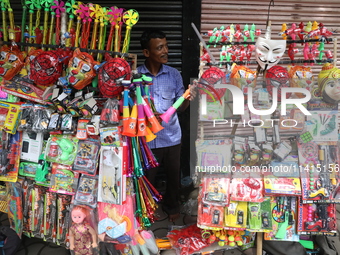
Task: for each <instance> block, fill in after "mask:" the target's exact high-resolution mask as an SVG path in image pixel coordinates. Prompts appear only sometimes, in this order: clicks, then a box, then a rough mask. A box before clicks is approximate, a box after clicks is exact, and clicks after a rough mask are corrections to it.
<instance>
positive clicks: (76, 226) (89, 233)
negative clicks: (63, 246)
mask: <svg viewBox="0 0 340 255" xmlns="http://www.w3.org/2000/svg"><path fill="white" fill-rule="evenodd" d="M88 215H89V212H88V210H87V209H86V208H85V207H81V206H75V207H73V209H72V212H71V218H72V226H71V227H70V229H69V238H70V250H71V254H72V255H80V254H86V255H95V254H97V253H98V252H97V251H98V248H97V246H98V244H97V234H96V231H95V230H94V229H93V228H92V227H91V226H90V225H89V224H88V223H87V222H86V218H87V217H88Z"/></svg>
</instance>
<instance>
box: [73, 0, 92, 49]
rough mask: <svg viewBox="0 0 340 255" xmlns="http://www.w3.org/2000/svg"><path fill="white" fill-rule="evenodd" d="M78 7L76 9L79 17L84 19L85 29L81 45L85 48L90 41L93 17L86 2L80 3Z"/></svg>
mask: <svg viewBox="0 0 340 255" xmlns="http://www.w3.org/2000/svg"><path fill="white" fill-rule="evenodd" d="M78 7H79V8H78V9H77V10H76V13H78V14H79V17H80V18H81V19H82V21H83V29H82V33H81V42H80V47H81V48H85V47H86V46H87V43H88V39H89V36H90V26H91V18H90V12H89V7H88V6H87V5H86V4H83V3H81V4H79V5H78Z"/></svg>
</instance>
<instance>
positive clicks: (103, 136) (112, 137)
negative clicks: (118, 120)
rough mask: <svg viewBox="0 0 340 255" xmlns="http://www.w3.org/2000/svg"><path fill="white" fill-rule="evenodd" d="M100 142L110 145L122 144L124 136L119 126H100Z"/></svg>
mask: <svg viewBox="0 0 340 255" xmlns="http://www.w3.org/2000/svg"><path fill="white" fill-rule="evenodd" d="M99 131H100V143H101V144H102V145H109V146H121V145H122V136H121V130H120V128H119V127H104V128H100V129H99Z"/></svg>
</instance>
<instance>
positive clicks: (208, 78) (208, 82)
mask: <svg viewBox="0 0 340 255" xmlns="http://www.w3.org/2000/svg"><path fill="white" fill-rule="evenodd" d="M225 83H226V82H225V73H224V72H223V71H222V70H221V69H219V68H217V67H215V66H211V67H209V69H207V70H205V71H204V73H203V74H202V76H201V78H200V81H199V85H198V88H199V89H201V90H202V91H200V94H201V95H204V94H206V95H207V101H208V102H214V101H215V100H216V99H215V98H217V99H218V100H219V101H220V103H221V104H222V101H221V98H222V97H223V95H224V93H225V91H226V89H225V88H216V89H215V88H214V85H215V84H225ZM210 90H211V91H212V92H213V93H214V95H212V93H211V92H210Z"/></svg>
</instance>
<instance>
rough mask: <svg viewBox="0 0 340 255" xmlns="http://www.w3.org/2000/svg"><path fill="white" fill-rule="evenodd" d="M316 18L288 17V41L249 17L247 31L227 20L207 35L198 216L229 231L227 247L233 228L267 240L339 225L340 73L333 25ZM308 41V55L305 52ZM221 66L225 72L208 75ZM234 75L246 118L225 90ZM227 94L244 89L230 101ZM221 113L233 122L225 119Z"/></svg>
mask: <svg viewBox="0 0 340 255" xmlns="http://www.w3.org/2000/svg"><path fill="white" fill-rule="evenodd" d="M313 24H314V25H313V26H312V23H311V22H308V23H307V26H305V25H304V23H303V22H301V23H300V24H299V25H298V24H295V23H292V24H289V25H288V24H283V25H282V30H281V33H280V34H279V35H280V36H282V40H272V39H271V25H270V22H269V23H268V25H267V27H266V29H265V30H264V31H265V35H264V36H263V37H262V36H261V30H260V31H259V30H257V29H256V28H257V27H256V26H255V25H254V24H253V26H252V27H251V28H250V27H249V26H248V25H244V30H242V29H241V26H240V24H236V25H234V24H232V25H228V26H221V27H220V28H215V29H214V30H210V31H208V33H207V34H204V35H205V36H207V38H208V40H209V41H208V42H207V43H204V44H202V45H203V47H204V49H203V53H202V56H201V63H202V64H203V65H201V66H204V64H206V66H207V67H206V68H205V67H202V68H201V77H200V79H199V80H200V82H199V83H198V84H199V85H198V88H199V91H200V106H199V111H200V121H199V128H200V129H201V132H200V135H199V139H197V140H196V152H197V166H196V173H195V176H194V177H195V178H197V181H198V182H199V183H200V193H199V197H198V212H197V214H198V219H197V224H198V226H199V228H200V229H201V231H202V232H204V233H205V234H206V232H214V231H216V232H217V231H220V233H219V235H222V242H221V238H220V240H219V245H221V246H223V245H224V243H223V240H226V239H228V237H227V235H226V234H225V232H226V229H227V230H233V231H243V230H248V231H251V232H253V233H254V232H264V238H265V239H266V240H276V241H294V242H299V240H300V235H302V234H308V235H334V234H335V232H336V229H337V225H336V221H335V220H334V219H335V218H334V216H335V210H334V208H335V203H339V200H338V198H339V190H340V189H339V183H340V179H339V173H338V167H339V162H338V161H339V160H338V159H339V130H338V128H339V127H338V126H339V123H338V118H339V114H338V102H339V100H338V99H337V98H336V95H337V91H338V87H339V86H340V85H339V77H338V73H339V72H338V68H337V67H336V66H335V63H336V61H335V60H334V59H333V55H332V53H331V52H330V51H326V50H325V43H330V42H331V41H332V38H330V37H331V35H332V34H333V33H332V32H331V31H329V30H328V29H327V28H326V27H325V26H324V25H323V24H322V23H317V22H316V21H315V22H314V23H313ZM251 35H252V36H251ZM317 36H318V37H317ZM256 37H257V38H256ZM250 38H251V41H249V39H250ZM299 39H300V40H301V41H299ZM200 40H201V41H202V40H203V39H202V37H200ZM242 41H243V42H246V43H244V44H243V43H242ZM298 42H299V44H298ZM211 45H213V46H214V48H218V49H219V52H220V61H219V62H217V61H213V62H212V54H211V52H210V51H209V47H210V46H211ZM249 45H253V46H254V48H253V49H251V47H249ZM298 48H301V52H302V53H303V54H297V53H298V52H299V51H300V49H298ZM252 52H253V53H255V54H253V56H252ZM285 54H287V57H286V55H285ZM300 55H301V56H302V57H303V59H299V56H300ZM300 58H301V57H300ZM252 59H255V60H256V61H252ZM288 59H289V60H288ZM281 61H282V62H281ZM300 63H301V64H300ZM250 64H256V65H257V66H258V67H257V69H254V70H252V69H251V68H250ZM317 64H319V67H320V68H321V71H320V72H319V73H316V72H315V69H316V68H317V67H316V65H317ZM213 69H214V73H217V74H218V76H217V75H216V78H215V79H214V80H211V81H210V82H206V80H207V78H206V77H207V74H209V72H211V70H213ZM216 69H218V70H216ZM224 82H225V83H226V85H230V84H232V85H234V86H237V87H238V88H239V89H241V90H242V92H243V96H244V100H245V105H244V114H242V115H241V116H236V114H231V113H230V112H231V111H232V110H231V109H230V110H228V111H225V109H226V108H232V107H236V105H237V104H236V103H235V101H236V100H237V99H238V97H237V96H236V92H235V91H236V90H235V91H232V90H231V89H230V90H224V91H223V94H218V93H217V92H219V90H221V88H223V86H220V84H221V83H224ZM227 88H228V87H227ZM249 91H251V92H252V94H251V95H252V97H249V94H248V92H249ZM237 92H238V91H237ZM224 93H225V94H226V95H227V94H230V93H231V94H233V93H235V97H234V95H233V100H232V101H230V99H229V96H224ZM239 96H240V95H239ZM219 100H222V102H219ZM288 101H289V102H290V103H287V102H288ZM298 101H299V102H301V103H299V105H297V104H295V103H293V102H298ZM212 104H214V105H213V106H212ZM294 104H295V105H294ZM238 107H239V105H238ZM203 113H204V114H205V115H206V114H207V113H208V114H209V117H206V116H205V115H204V114H203ZM229 113H230V114H229ZM221 116H222V117H221ZM235 119H236V120H235ZM217 120H218V121H219V122H220V123H223V124H225V125H224V126H223V125H220V127H216V121H217ZM212 123H214V124H213V126H214V128H216V131H215V130H213V131H212V127H211V125H212ZM234 123H235V124H234ZM247 124H248V127H247ZM222 128H224V129H226V130H222ZM247 128H248V129H247ZM244 130H246V131H244ZM249 130H251V131H249ZM228 131H230V134H229V133H228ZM211 137H214V138H213V139H212V138H211ZM223 141H224V142H223ZM224 144H225V145H229V147H226V146H225V145H224ZM217 145H218V146H219V147H218V146H217ZM214 146H215V147H216V148H214ZM223 146H225V147H223ZM222 148H223V150H222ZM222 152H223V153H222ZM226 187H229V191H228V192H227V193H226V194H225V192H224V190H225V188H226ZM226 195H227V197H228V198H229V199H228V200H224V199H225V198H226ZM213 238H216V236H214V237H213ZM231 239H232V240H233V238H231ZM227 245H229V246H233V245H235V244H233V243H232V244H230V242H227ZM237 245H240V244H238V243H237ZM241 245H242V244H241ZM178 246H179V245H178ZM179 247H180V246H179Z"/></svg>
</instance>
